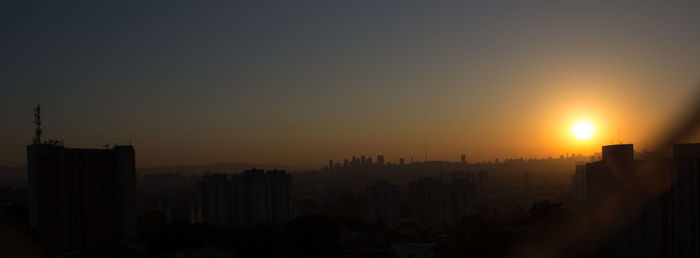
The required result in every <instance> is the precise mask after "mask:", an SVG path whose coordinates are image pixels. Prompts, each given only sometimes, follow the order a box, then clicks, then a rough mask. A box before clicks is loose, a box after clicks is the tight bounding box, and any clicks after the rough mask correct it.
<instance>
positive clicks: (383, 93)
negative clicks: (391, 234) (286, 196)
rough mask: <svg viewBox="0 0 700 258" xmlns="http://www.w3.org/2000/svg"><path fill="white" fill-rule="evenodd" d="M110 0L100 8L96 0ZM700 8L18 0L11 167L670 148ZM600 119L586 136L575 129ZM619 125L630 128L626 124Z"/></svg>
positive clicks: (5, 79)
mask: <svg viewBox="0 0 700 258" xmlns="http://www.w3.org/2000/svg"><path fill="white" fill-rule="evenodd" d="M98 2H99V3H98ZM699 13H700V2H698V1H676V2H673V3H670V2H665V1H664V2H662V1H658V2H648V1H614V2H611V1H581V2H578V1H551V2H546V1H532V2H531V1H481V2H467V1H444V2H442V1H440V2H435V1H280V2H271V1H250V2H244V1H109V2H102V1H83V2H77V1H46V2H34V1H9V2H3V4H2V6H1V7H0V68H1V69H0V118H1V120H0V124H1V126H0V143H1V144H0V165H10V166H22V165H24V164H25V163H26V145H27V144H29V143H30V142H31V139H32V136H33V124H32V119H33V117H32V108H33V106H34V105H36V104H37V103H39V104H41V106H42V111H43V113H42V115H43V116H42V121H43V128H44V139H47V138H52V139H63V140H64V143H65V145H66V146H68V147H86V148H100V146H102V145H104V144H110V145H113V144H116V143H119V144H128V143H131V144H133V145H134V148H135V150H136V160H137V167H151V166H170V165H194V164H209V163H222V162H251V163H265V164H284V165H297V166H321V165H323V164H327V160H328V159H334V160H342V159H344V158H350V157H351V156H353V155H357V156H359V155H367V156H375V155H377V154H383V155H384V156H385V157H386V160H387V161H389V162H394V163H396V162H398V158H399V157H404V158H406V159H407V160H409V159H410V158H411V157H415V159H416V160H422V159H423V156H424V154H425V153H424V152H425V148H426V146H427V150H428V151H427V152H428V157H429V159H430V160H458V159H459V155H460V154H466V155H467V160H468V161H472V162H475V161H486V160H493V159H495V158H500V159H504V158H519V157H525V158H545V157H548V156H553V157H558V156H559V155H562V154H565V153H582V154H592V153H594V152H599V151H600V146H601V145H604V144H611V143H617V142H623V143H633V144H635V145H636V148H637V149H638V150H641V149H643V148H646V147H647V146H649V145H650V144H652V142H653V140H652V139H653V138H654V136H656V135H658V134H659V133H661V132H662V131H663V130H664V125H667V124H668V123H669V122H671V121H672V120H673V118H674V117H675V116H676V115H677V114H679V112H681V111H682V110H683V107H684V106H685V105H686V104H688V103H689V102H692V101H693V99H692V98H690V97H691V96H695V95H696V94H695V93H696V92H697V91H698V88H700V86H698V85H700V84H698V83H700V47H699V46H700V33H699V32H700V15H698V14H699ZM578 120H588V121H591V122H592V123H593V124H595V127H596V133H595V135H594V137H593V138H592V139H590V140H588V141H577V140H575V139H574V138H573V137H572V136H571V134H570V127H571V125H572V124H574V123H575V122H576V121H578ZM618 132H619V133H618Z"/></svg>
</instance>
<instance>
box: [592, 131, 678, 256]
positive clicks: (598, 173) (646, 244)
mask: <svg viewBox="0 0 700 258" xmlns="http://www.w3.org/2000/svg"><path fill="white" fill-rule="evenodd" d="M642 164H643V163H642V161H638V160H635V159H634V151H633V146H632V144H618V145H608V146H603V157H602V160H600V161H597V162H591V163H587V164H586V172H585V182H586V188H585V189H586V190H585V191H586V199H585V202H584V206H585V207H594V206H596V205H598V204H601V203H606V202H607V201H608V200H610V199H609V198H611V197H614V196H616V197H621V196H620V195H619V194H620V192H619V191H621V189H623V188H622V187H623V186H624V185H625V184H626V183H627V182H628V180H636V178H638V177H639V174H638V172H639V171H640V170H639V168H640V167H641V165H642ZM666 172H667V171H657V173H666ZM635 203H636V202H626V201H622V202H619V204H618V206H617V207H616V208H618V209H620V210H623V211H634V210H637V209H638V207H637V206H635V205H636V204H635ZM662 207H663V205H662V200H661V198H659V199H654V200H650V202H649V203H646V204H645V205H644V206H643V207H642V210H641V211H639V212H636V213H627V214H625V217H624V223H623V222H622V221H620V222H618V223H614V224H612V225H610V226H609V227H606V228H601V230H606V231H607V233H608V234H610V235H613V236H614V237H612V239H610V241H609V243H608V245H607V246H606V248H604V250H603V255H604V256H617V257H623V256H624V257H661V256H662V255H663V245H664V244H663V242H664V241H663V231H664V230H663V216H664V215H663V209H662ZM621 219H622V218H621Z"/></svg>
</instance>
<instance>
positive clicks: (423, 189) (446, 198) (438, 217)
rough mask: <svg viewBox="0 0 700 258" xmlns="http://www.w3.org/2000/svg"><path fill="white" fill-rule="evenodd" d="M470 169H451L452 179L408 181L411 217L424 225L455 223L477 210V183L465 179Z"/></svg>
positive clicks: (435, 225)
mask: <svg viewBox="0 0 700 258" xmlns="http://www.w3.org/2000/svg"><path fill="white" fill-rule="evenodd" d="M468 175H469V173H461V172H457V173H453V174H452V180H451V182H449V183H448V182H447V181H444V182H442V183H441V182H439V181H435V180H433V179H432V178H428V177H423V178H419V179H418V180H416V181H413V182H411V183H410V184H409V200H410V205H411V207H410V208H411V218H412V219H413V220H414V222H416V223H417V224H418V225H420V226H421V227H424V228H436V227H439V226H441V225H443V224H454V223H455V222H457V221H459V220H460V219H461V218H462V217H464V216H467V215H470V214H474V213H475V212H476V208H475V203H476V197H477V189H476V184H474V183H472V182H470V181H469V180H468V179H465V177H467V176H468Z"/></svg>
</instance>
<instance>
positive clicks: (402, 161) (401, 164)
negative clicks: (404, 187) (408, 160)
mask: <svg viewBox="0 0 700 258" xmlns="http://www.w3.org/2000/svg"><path fill="white" fill-rule="evenodd" d="M404 163H405V161H404V159H403V158H399V166H403V165H404Z"/></svg>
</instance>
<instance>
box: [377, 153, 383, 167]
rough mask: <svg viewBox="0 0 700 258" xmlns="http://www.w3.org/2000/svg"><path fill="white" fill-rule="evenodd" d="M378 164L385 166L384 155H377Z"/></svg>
mask: <svg viewBox="0 0 700 258" xmlns="http://www.w3.org/2000/svg"><path fill="white" fill-rule="evenodd" d="M377 165H380V166H384V155H377Z"/></svg>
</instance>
